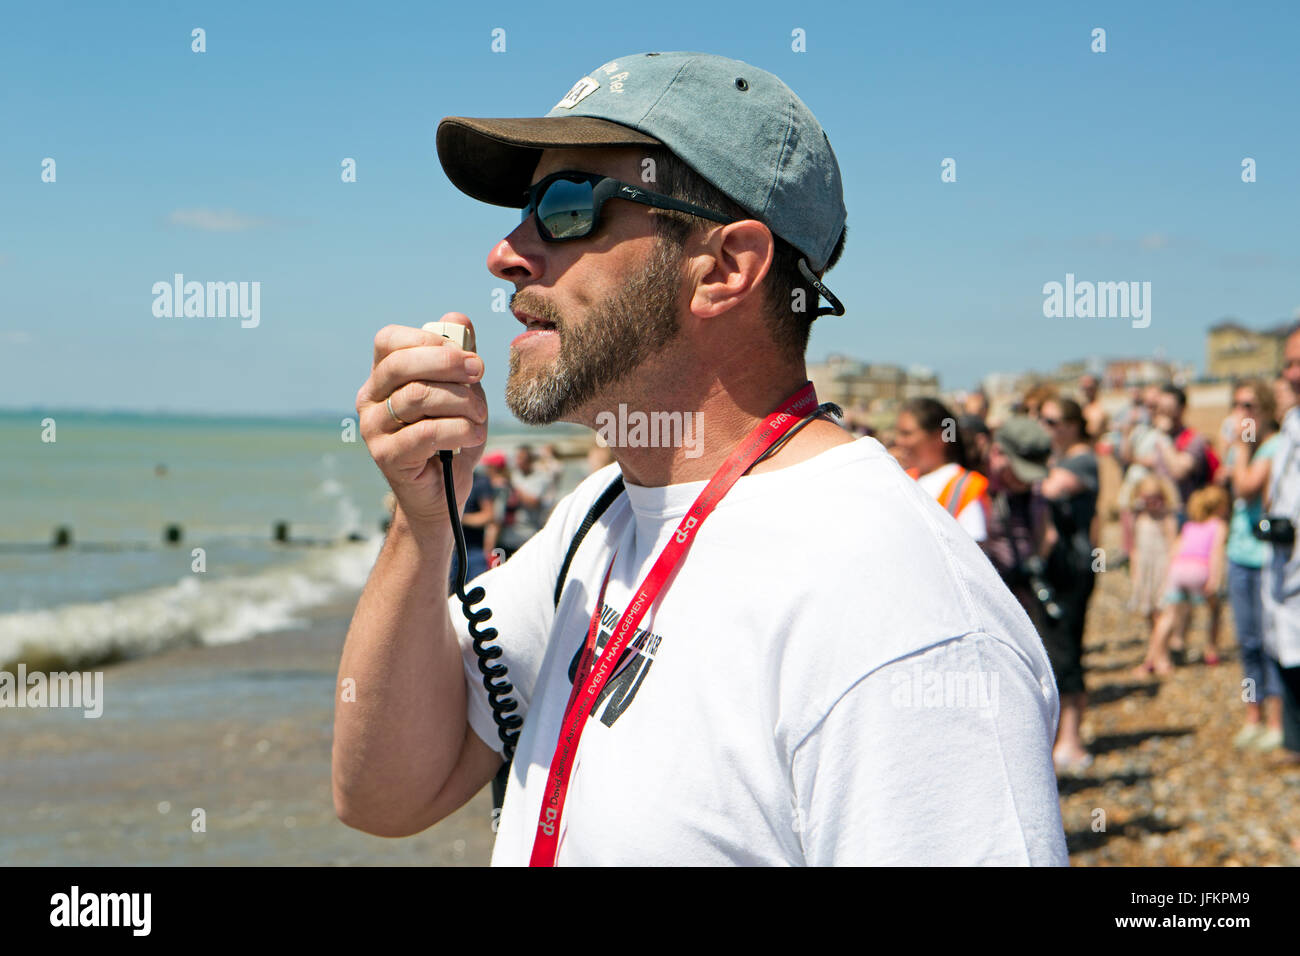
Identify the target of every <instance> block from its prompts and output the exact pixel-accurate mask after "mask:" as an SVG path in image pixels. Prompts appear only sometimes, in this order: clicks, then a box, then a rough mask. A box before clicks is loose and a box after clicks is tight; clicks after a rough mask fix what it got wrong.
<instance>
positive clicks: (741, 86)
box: [736, 76, 749, 93]
mask: <svg viewBox="0 0 1300 956" xmlns="http://www.w3.org/2000/svg"><path fill="white" fill-rule="evenodd" d="M736 89H738V90H740V92H742V93H743V92H745V90H747V89H749V83H748V82H747V81H746V80H745V78H744V77H743V76H738V77H736Z"/></svg>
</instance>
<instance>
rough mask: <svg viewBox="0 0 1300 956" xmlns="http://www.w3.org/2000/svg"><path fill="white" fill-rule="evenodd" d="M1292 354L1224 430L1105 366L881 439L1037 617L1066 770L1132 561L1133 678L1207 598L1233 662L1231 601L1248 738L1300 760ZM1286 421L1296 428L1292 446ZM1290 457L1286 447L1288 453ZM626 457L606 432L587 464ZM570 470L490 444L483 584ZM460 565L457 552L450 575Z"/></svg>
mask: <svg viewBox="0 0 1300 956" xmlns="http://www.w3.org/2000/svg"><path fill="white" fill-rule="evenodd" d="M1288 352H1289V354H1291V355H1292V359H1291V360H1289V361H1288V363H1287V365H1286V367H1285V368H1284V369H1283V371H1282V373H1281V374H1280V375H1279V376H1278V378H1277V379H1276V380H1275V381H1272V382H1265V381H1262V380H1258V379H1250V380H1245V381H1241V382H1238V383H1236V384H1235V385H1234V387H1233V389H1232V400H1233V404H1232V410H1231V412H1230V414H1229V415H1228V416H1227V418H1225V419H1224V421H1223V422H1222V425H1221V427H1220V428H1219V429H1218V432H1217V434H1215V435H1205V434H1201V433H1199V432H1198V431H1197V430H1196V429H1194V428H1192V427H1190V426H1189V425H1188V424H1187V423H1186V421H1185V414H1186V410H1187V396H1186V394H1185V392H1184V391H1183V390H1182V389H1181V388H1179V387H1177V386H1176V385H1173V384H1165V385H1149V386H1145V387H1141V388H1135V389H1133V390H1132V392H1131V394H1130V396H1129V401H1128V403H1127V404H1126V405H1125V406H1124V407H1123V408H1122V409H1120V410H1119V411H1118V412H1117V413H1115V414H1108V413H1107V411H1106V409H1105V407H1104V406H1103V404H1102V402H1101V400H1100V397H1099V396H1100V383H1099V382H1098V380H1097V378H1096V377H1095V376H1091V375H1085V376H1083V377H1082V378H1081V379H1080V380H1079V382H1078V383H1077V388H1076V389H1075V390H1074V392H1073V394H1065V393H1063V392H1062V391H1061V390H1059V389H1058V388H1056V387H1055V386H1052V385H1041V384H1040V385H1036V386H1034V387H1033V388H1031V389H1029V390H1028V391H1027V392H1025V393H1024V394H1023V395H1022V396H1020V399H1019V401H1017V402H1016V403H1015V404H1014V405H1013V406H1012V407H1011V408H1010V409H1009V412H1008V413H1005V414H1002V415H994V414H991V410H990V407H989V401H988V398H987V396H986V395H984V394H983V393H982V392H978V391H977V392H974V393H971V394H969V395H967V396H966V398H965V400H964V402H963V403H962V406H961V408H960V413H954V410H953V409H951V408H949V406H947V405H945V404H944V403H943V402H941V401H939V400H938V399H935V398H912V399H910V400H908V401H906V402H904V403H903V404H902V406H901V407H900V410H899V412H898V414H897V418H896V421H895V423H894V426H893V427H892V428H890V429H886V430H885V431H883V432H881V433H880V434H878V435H876V437H877V438H879V439H880V440H881V442H882V443H883V444H884V445H885V446H886V447H887V448H888V449H889V451H890V453H891V454H893V455H894V457H895V458H897V459H898V461H899V463H900V464H901V465H902V466H903V467H904V468H905V469H906V471H907V473H908V474H909V475H911V476H912V478H914V479H915V480H916V481H917V482H918V483H919V484H920V485H921V487H922V488H924V489H925V491H926V492H927V493H928V494H930V495H931V496H933V497H934V498H935V499H936V500H937V501H938V502H939V504H940V505H941V506H942V507H944V508H945V509H946V510H947V511H948V512H949V513H950V514H951V515H952V516H953V518H954V519H955V520H956V521H957V523H958V524H959V525H960V526H961V527H962V528H963V529H965V531H966V532H967V533H968V534H969V535H970V536H971V537H972V538H973V539H974V540H975V541H976V542H978V543H979V544H980V546H981V548H982V549H983V550H984V552H985V554H986V555H987V557H988V558H989V560H990V562H991V563H992V564H993V566H994V567H995V568H996V569H997V571H998V573H999V574H1000V576H1001V577H1002V579H1003V580H1004V581H1005V582H1006V584H1007V586H1008V588H1009V589H1010V590H1011V592H1012V593H1013V594H1014V595H1015V596H1016V598H1017V599H1018V600H1019V601H1020V603H1021V605H1022V606H1023V607H1024V608H1025V610H1026V612H1027V613H1028V615H1029V617H1030V620H1031V621H1032V622H1033V624H1034V626H1035V628H1036V629H1037V630H1038V633H1039V635H1040V637H1041V638H1042V640H1043V644H1044V647H1045V649H1046V650H1047V653H1048V657H1049V658H1050V659H1051V662H1052V668H1053V671H1054V674H1055V677H1056V683H1057V690H1058V693H1059V695H1060V703H1061V710H1060V722H1059V726H1058V731H1057V738H1056V742H1055V745H1054V748H1053V754H1052V757H1053V761H1054V763H1055V764H1056V768H1057V771H1058V772H1059V773H1061V774H1076V773H1079V772H1082V771H1084V770H1086V769H1087V768H1088V767H1089V766H1090V765H1091V763H1092V756H1091V754H1089V753H1088V750H1087V747H1086V746H1085V744H1084V741H1083V738H1082V736H1081V725H1082V721H1083V716H1084V712H1085V709H1086V707H1087V693H1086V689H1085V683H1084V668H1083V636H1084V627H1085V622H1086V619H1087V613H1088V604H1089V599H1090V598H1091V596H1092V593H1093V590H1094V587H1095V585H1096V575H1097V574H1098V573H1100V572H1103V571H1105V570H1107V569H1108V568H1109V569H1112V570H1116V569H1122V568H1125V567H1127V569H1128V579H1129V582H1128V583H1129V602H1128V607H1129V609H1130V610H1131V611H1132V612H1133V615H1134V617H1135V618H1136V619H1137V620H1138V621H1140V622H1141V626H1142V627H1143V633H1144V637H1145V639H1146V640H1147V651H1146V654H1145V656H1144V658H1143V660H1142V662H1141V663H1140V664H1138V665H1137V667H1136V668H1135V669H1134V671H1133V676H1134V678H1136V679H1160V678H1163V677H1166V676H1168V675H1169V674H1171V673H1172V672H1173V671H1174V669H1175V668H1176V667H1178V666H1180V665H1183V664H1185V663H1186V662H1187V649H1188V632H1189V629H1190V623H1191V621H1192V616H1193V615H1192V612H1193V609H1194V608H1197V607H1201V606H1203V607H1204V608H1205V610H1206V627H1205V632H1206V634H1205V641H1204V645H1203V648H1202V650H1201V653H1200V660H1201V662H1202V663H1204V664H1205V665H1207V666H1217V665H1218V664H1219V663H1220V635H1219V631H1220V623H1221V618H1222V610H1221V609H1222V608H1223V606H1224V605H1225V604H1226V605H1227V606H1229V607H1230V608H1231V613H1232V616H1233V624H1234V630H1235V633H1236V639H1237V645H1238V650H1239V657H1240V664H1241V668H1242V674H1243V681H1242V683H1243V688H1244V690H1243V694H1242V699H1243V703H1244V707H1243V713H1242V726H1241V730H1240V732H1239V733H1238V734H1237V735H1236V738H1235V739H1234V745H1235V746H1237V747H1238V748H1242V749H1247V748H1249V749H1254V750H1261V751H1273V750H1277V751H1280V754H1281V759H1283V760H1290V761H1300V666H1296V665H1300V659H1294V655H1296V654H1300V649H1297V648H1296V646H1295V645H1296V643H1297V642H1298V641H1300V570H1298V571H1297V573H1296V574H1295V576H1294V577H1295V581H1294V587H1290V588H1288V581H1289V579H1290V577H1291V576H1290V575H1289V574H1288V571H1287V569H1288V568H1289V567H1290V564H1291V547H1290V545H1289V544H1286V543H1284V542H1278V541H1273V542H1270V541H1269V540H1265V539H1266V537H1267V536H1266V535H1265V534H1264V533H1262V532H1261V530H1260V524H1261V519H1265V518H1266V516H1267V515H1268V514H1269V513H1270V512H1276V513H1282V514H1291V513H1292V511H1295V512H1300V476H1297V475H1294V474H1293V475H1291V476H1290V477H1289V479H1288V481H1287V482H1283V481H1282V480H1281V479H1282V478H1284V477H1286V475H1285V474H1284V473H1285V472H1289V471H1291V470H1292V469H1291V467H1290V466H1291V464H1292V462H1291V458H1292V454H1291V452H1293V451H1294V449H1295V448H1296V447H1300V411H1297V412H1296V414H1294V415H1291V416H1290V417H1289V418H1288V414H1289V413H1290V412H1291V411H1292V410H1293V409H1296V408H1297V405H1298V404H1300V403H1298V402H1297V392H1298V391H1300V332H1297V333H1296V334H1295V335H1293V336H1292V339H1291V340H1289V345H1288ZM1287 421H1289V422H1291V425H1292V427H1293V428H1294V432H1295V438H1294V439H1293V440H1292V441H1291V444H1290V445H1288V446H1287V450H1285V451H1283V450H1282V446H1283V439H1284V435H1283V430H1284V426H1283V423H1284V422H1287ZM868 433H871V432H870V430H868ZM1279 453H1281V454H1283V455H1284V456H1285V457H1286V463H1285V464H1283V465H1280V466H1279V465H1277V464H1276V462H1277V461H1278V455H1279ZM1106 457H1110V458H1112V459H1113V460H1114V462H1115V464H1116V466H1117V470H1118V473H1119V475H1120V476H1121V478H1120V482H1119V487H1118V489H1117V493H1116V494H1115V496H1114V509H1115V511H1116V512H1118V519H1119V537H1120V548H1119V551H1118V553H1116V552H1115V551H1114V550H1113V549H1112V550H1111V551H1110V552H1109V553H1107V552H1106V551H1105V550H1103V548H1102V547H1101V535H1100V532H1101V520H1102V515H1101V512H1100V509H1099V507H1098V502H1099V499H1100V497H1101V491H1102V489H1101V480H1102V479H1101V473H1102V469H1101V467H1100V463H1101V460H1102V459H1104V458H1106ZM611 460H612V457H611V455H610V452H609V449H608V448H606V447H604V446H602V445H600V444H597V445H596V446H594V447H593V448H592V450H591V454H590V455H589V456H588V461H587V471H588V472H589V473H590V472H593V471H595V470H598V469H599V468H600V467H602V466H604V465H606V464H608V463H609V462H610V461H611ZM563 471H564V467H563V465H562V463H561V462H560V461H558V460H557V458H556V456H555V452H554V448H553V447H552V446H550V445H546V446H543V447H542V449H541V453H540V454H535V453H534V451H533V449H532V448H531V447H529V446H527V445H524V446H520V447H519V448H517V449H516V450H515V452H514V455H513V467H511V463H510V462H508V460H507V457H506V454H505V453H504V452H501V451H492V452H488V453H487V454H485V455H484V456H483V458H482V460H481V462H480V467H479V468H478V469H476V471H475V473H474V484H473V487H472V489H471V491H470V496H469V501H468V503H467V505H466V508H465V513H464V518H463V525H464V529H465V538H466V544H467V546H468V554H469V561H468V565H469V578H470V579H473V578H474V577H475V576H476V575H477V574H479V573H481V572H482V571H484V570H486V569H487V568H488V567H490V566H492V565H494V564H496V563H499V562H500V561H503V560H505V559H507V558H509V557H510V555H512V554H513V553H514V552H515V551H517V550H518V549H519V548H521V547H522V546H523V545H524V543H525V542H526V541H527V540H528V539H529V538H530V537H532V535H534V534H536V533H537V532H538V531H539V530H540V529H541V528H542V526H543V525H544V524H545V523H546V519H547V517H548V516H549V514H550V511H551V508H552V507H553V506H554V504H555V501H556V499H557V497H558V496H559V494H560V491H561V479H562V474H563ZM1281 498H1286V499H1287V501H1288V503H1289V502H1290V501H1291V500H1292V499H1294V501H1295V505H1296V506H1295V508H1293V509H1292V510H1291V511H1287V510H1285V509H1282V510H1281V511H1279V508H1278V504H1279V499H1281ZM1297 521H1300V518H1297ZM456 575H457V563H456V561H455V560H454V559H453V563H452V570H451V580H452V581H454V580H455V579H456ZM1288 592H1290V593H1288ZM1292 615H1294V618H1295V623H1291V616H1292ZM1270 621H1271V622H1272V624H1271V625H1270ZM1270 626H1271V627H1272V628H1273V629H1274V630H1275V631H1278V632H1280V633H1282V634H1283V638H1282V644H1283V648H1282V649H1281V650H1279V648H1278V646H1277V643H1278V642H1277V641H1276V640H1275V641H1274V642H1273V643H1272V645H1270V644H1269V642H1268V641H1267V640H1266V632H1267V631H1268V629H1269V627H1270ZM1292 634H1294V635H1295V637H1290V635H1292ZM1288 647H1289V648H1290V650H1287V648H1288Z"/></svg>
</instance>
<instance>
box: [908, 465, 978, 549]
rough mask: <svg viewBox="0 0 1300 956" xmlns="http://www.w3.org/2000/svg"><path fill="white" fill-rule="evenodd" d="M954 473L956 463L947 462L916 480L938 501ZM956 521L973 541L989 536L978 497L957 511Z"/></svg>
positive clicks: (955, 471)
mask: <svg viewBox="0 0 1300 956" xmlns="http://www.w3.org/2000/svg"><path fill="white" fill-rule="evenodd" d="M955 474H957V465H956V464H954V463H952V462H949V463H948V464H946V465H944V466H943V467H941V468H936V469H935V470H934V471H932V472H930V473H929V474H928V475H922V476H921V477H920V478H918V479H916V480H917V481H918V482H919V483H920V485H921V487H922V488H924V489H925V490H926V493H927V494H929V496H930V497H931V498H933V499H935V500H936V501H938V500H939V495H941V494H942V493H943V489H944V488H946V487H948V482H949V481H951V480H952V476H953V475H955ZM957 523H958V524H959V525H961V526H962V527H963V528H965V529H966V533H967V534H969V535H970V536H971V538H972V539H973V540H975V541H983V540H984V539H986V538H987V537H988V536H989V532H988V526H987V525H986V524H985V521H984V506H983V505H981V504H980V502H979V499H978V498H976V499H975V500H974V501H972V502H971V503H970V504H968V505H967V506H966V507H965V508H962V509H961V511H959V512H958V513H957Z"/></svg>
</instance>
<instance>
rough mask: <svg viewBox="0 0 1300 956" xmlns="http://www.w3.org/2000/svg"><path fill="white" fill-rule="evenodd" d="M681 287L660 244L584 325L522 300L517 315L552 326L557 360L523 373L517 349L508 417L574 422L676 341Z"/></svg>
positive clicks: (673, 260) (677, 263) (670, 249)
mask: <svg viewBox="0 0 1300 956" xmlns="http://www.w3.org/2000/svg"><path fill="white" fill-rule="evenodd" d="M680 289H681V255H680V250H679V249H678V248H676V247H674V246H671V245H669V244H667V243H665V242H664V241H663V240H662V239H658V238H656V240H655V245H654V249H653V251H652V252H651V254H650V256H649V259H648V261H647V262H646V264H645V266H644V267H643V268H642V269H641V270H640V271H638V272H636V273H635V274H633V275H632V276H631V277H630V278H629V279H628V281H627V282H626V284H624V286H623V288H622V289H620V290H619V291H617V292H615V293H613V294H612V295H610V296H609V297H608V298H606V299H605V300H604V301H602V302H599V303H597V304H596V305H594V306H593V307H592V308H591V310H590V311H589V312H588V313H587V317H586V320H585V321H583V322H581V323H577V322H573V323H569V322H564V321H563V320H562V319H561V318H560V317H559V316H558V315H556V314H554V312H553V311H552V310H546V309H538V310H534V309H533V308H532V306H534V305H536V304H537V303H534V302H532V301H531V300H529V299H528V298H527V297H526V296H525V299H524V301H522V302H520V303H519V307H520V309H522V310H524V311H528V312H533V313H534V314H535V315H537V317H538V318H540V319H546V320H548V321H552V322H554V323H555V327H556V333H557V334H558V335H559V337H560V354H559V355H558V356H557V357H556V358H555V359H554V360H553V361H552V362H551V363H549V364H544V363H542V362H540V361H535V362H534V363H533V364H534V365H535V366H536V367H534V368H527V369H525V368H524V367H523V366H524V363H523V362H522V361H521V358H520V354H519V351H518V350H512V351H511V353H510V374H509V377H508V378H507V379H506V405H507V406H509V408H510V411H512V412H513V413H514V414H515V417H516V418H518V419H519V420H520V421H522V422H524V423H525V424H528V425H549V424H550V423H551V422H555V421H559V420H560V419H563V418H569V417H570V416H572V415H573V413H574V412H575V411H576V410H577V409H580V408H581V407H582V406H583V405H585V404H586V403H587V402H589V401H591V400H592V399H593V398H595V397H596V396H597V395H599V394H600V392H601V391H602V390H603V389H605V388H608V387H609V386H611V385H613V384H615V383H616V382H618V381H619V380H620V379H622V378H623V377H624V376H626V375H628V374H629V373H631V372H633V371H634V370H636V369H637V368H638V367H639V366H640V365H641V364H642V363H643V362H645V361H646V359H648V358H650V357H651V356H652V355H654V354H656V353H657V352H660V351H662V350H663V349H664V348H665V347H666V346H667V345H668V344H669V343H670V342H672V341H673V339H674V338H676V336H677V333H678V331H679V328H680V327H679V325H678V322H677V295H678V292H679V291H680ZM511 304H512V305H513V304H514V299H512V300H511ZM548 313H549V314H548Z"/></svg>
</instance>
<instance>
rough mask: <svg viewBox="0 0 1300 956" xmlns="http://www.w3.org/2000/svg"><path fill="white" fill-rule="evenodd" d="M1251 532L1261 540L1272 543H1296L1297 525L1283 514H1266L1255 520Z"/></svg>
mask: <svg viewBox="0 0 1300 956" xmlns="http://www.w3.org/2000/svg"><path fill="white" fill-rule="evenodd" d="M1250 533H1251V534H1253V535H1254V536H1255V537H1256V538H1258V539H1259V540H1260V541H1268V542H1270V543H1272V544H1294V543H1295V525H1294V524H1292V523H1291V519H1290V518H1287V517H1285V516H1283V515H1264V516H1263V517H1261V518H1260V519H1259V520H1258V521H1256V522H1255V526H1254V527H1253V528H1251V529H1250Z"/></svg>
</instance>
